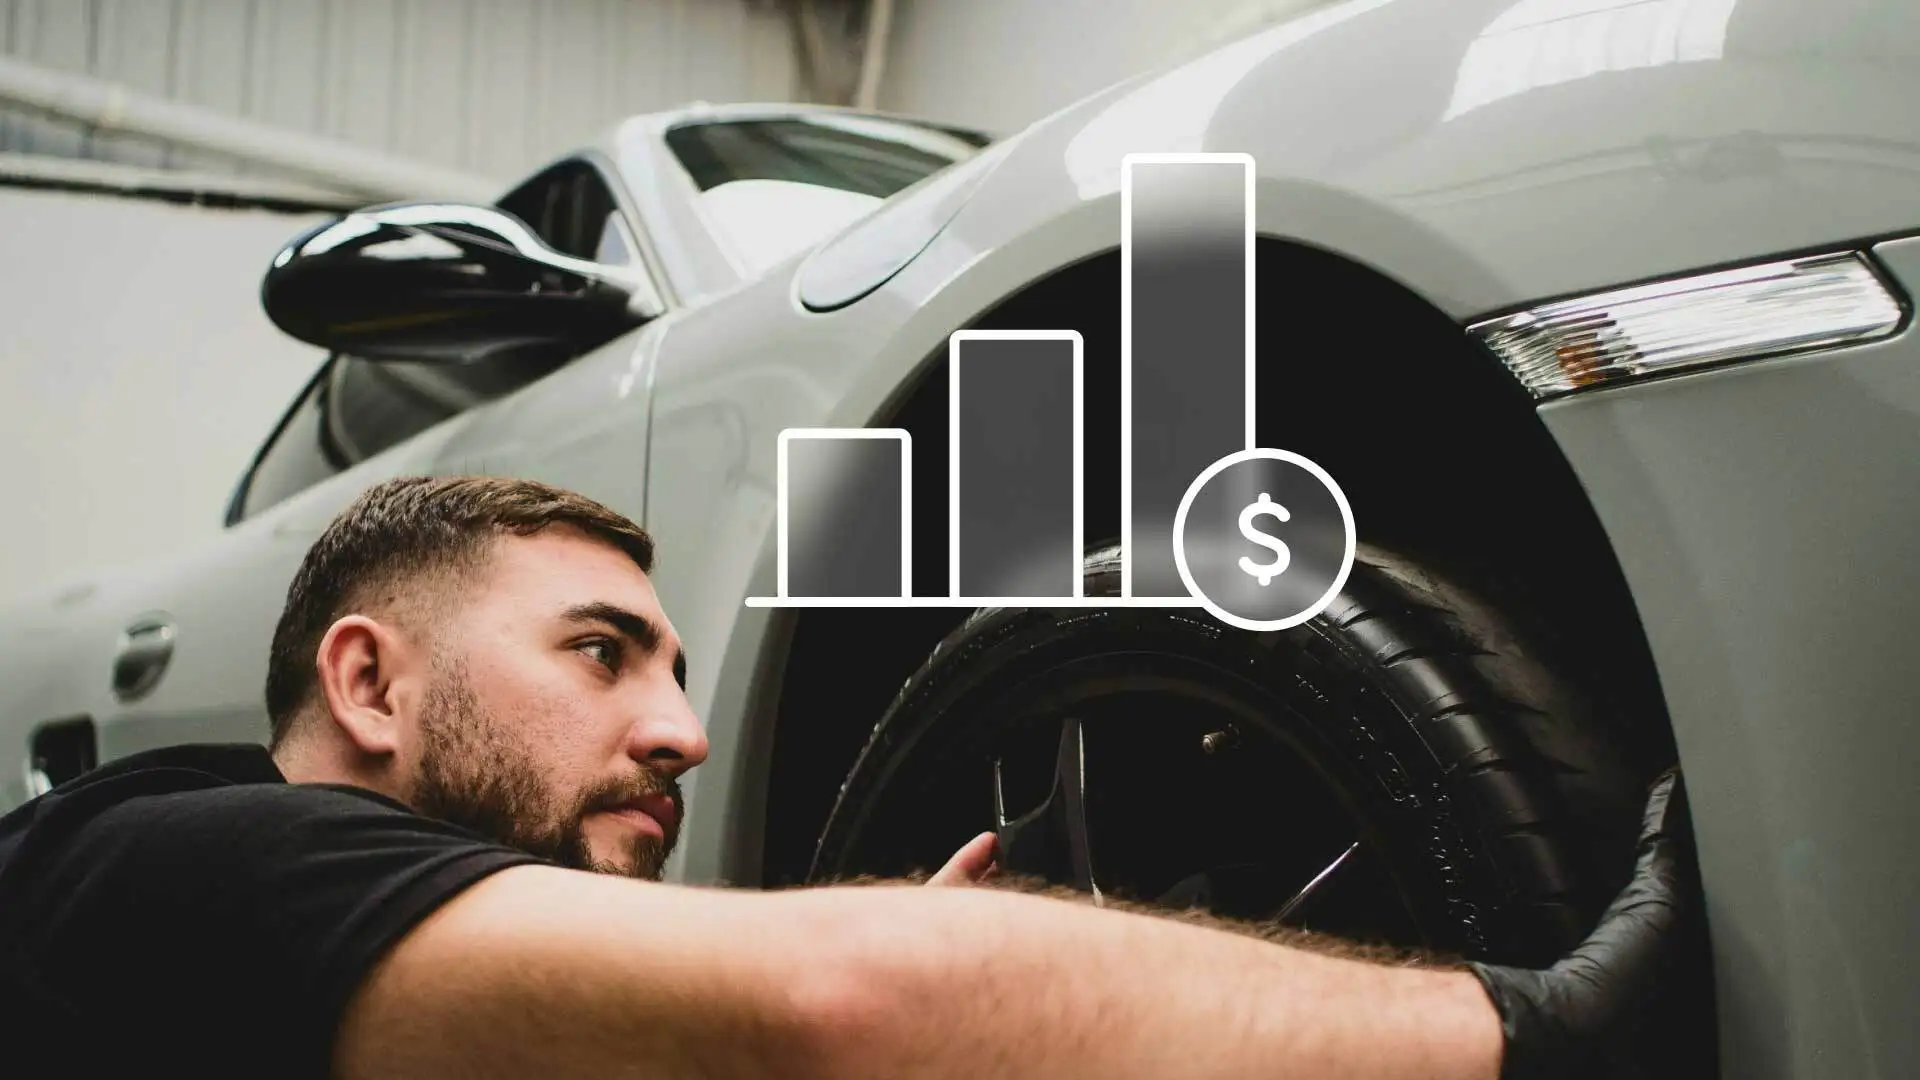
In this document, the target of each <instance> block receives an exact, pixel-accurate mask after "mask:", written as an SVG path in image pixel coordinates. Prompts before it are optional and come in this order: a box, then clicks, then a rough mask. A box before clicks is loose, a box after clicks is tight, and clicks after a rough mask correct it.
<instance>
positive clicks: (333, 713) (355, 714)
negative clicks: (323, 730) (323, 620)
mask: <svg viewBox="0 0 1920 1080" xmlns="http://www.w3.org/2000/svg"><path fill="white" fill-rule="evenodd" d="M424 659H425V658H424V656H423V655H422V653H421V651H420V650H419V649H417V648H415V647H414V645H413V643H412V642H411V641H409V640H408V638H407V637H406V635H404V634H401V633H399V632H397V631H396V629H395V628H394V627H393V626H392V625H391V624H388V623H383V622H380V621H379V620H377V619H371V618H368V617H367V616H365V615H347V616H343V617H342V618H340V619H338V620H337V621H335V622H334V624H333V625H332V626H330V627H328V628H327V632H326V635H325V636H324V637H322V638H321V639H320V649H319V652H318V654H317V655H316V656H315V658H314V662H315V667H316V670H317V674H318V676H319V681H320V695H321V699H322V701H324V702H325V704H326V708H327V712H328V714H330V717H331V720H332V722H333V725H334V727H336V728H338V729H339V730H340V732H341V734H343V735H345V736H346V737H347V739H348V740H350V741H351V742H352V743H353V744H354V745H355V746H356V747H358V748H359V750H360V751H361V752H362V753H364V754H368V755H370V756H375V757H391V756H392V755H394V754H395V753H399V752H403V751H404V748H405V746H406V743H407V740H408V737H409V734H410V732H411V729H412V722H413V713H414V711H415V709H416V708H417V705H418V698H419V695H420V690H421V683H422V681H423V680H422V679H421V678H420V676H421V672H420V671H419V667H420V665H421V664H422V663H424Z"/></svg>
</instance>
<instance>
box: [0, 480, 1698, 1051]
mask: <svg viewBox="0 0 1920 1080" xmlns="http://www.w3.org/2000/svg"><path fill="white" fill-rule="evenodd" d="M652 557H653V552H652V544H651V541H650V540H649V538H648V537H647V536H646V534H645V533H644V532H642V531H641V530H640V529H639V528H638V527H637V526H635V525H634V524H633V523H632V522H630V521H627V520H626V519H624V518H622V517H620V516H619V515H617V514H615V513H613V512H611V511H609V510H607V509H606V508H605V507H602V506H600V505H599V504H596V503H593V502H591V501H588V500H586V499H583V498H580V497H578V496H575V495H572V494H569V493H566V492H562V491H558V490H554V489H552V488H548V487H545V486H542V485H538V484H533V483H527V482H522V481H513V480H502V479H487V478H472V477H469V478H453V479H404V480H398V481H393V482H389V483H386V484H383V485H380V486H378V487H376V488H374V489H372V490H370V491H368V492H367V493H366V494H365V495H363V496H362V497H361V498H360V499H359V500H358V501H357V502H356V503H355V504H354V505H353V506H351V507H350V508H348V509H347V510H346V511H345V512H344V513H343V514H342V515H341V516H340V518H339V519H338V520H336V521H335V522H334V523H333V525H332V526H331V527H330V528H329V529H328V530H327V532H326V533H325V534H324V535H323V536H322V537H321V538H320V539H319V540H318V541H317V542H316V543H315V544H314V546H313V548H312V550H311V551H310V552H309V553H308V555H307V558H306V561H305V562H304V564H303V565H302V567H301V568H300V571H299V573H298V575H297V576H296V577H295V579H294V581H293V583H292V585H291V586H290V588H289V590H288V596H287V605H286V609H285V612H284V614H283V616H282V619H281V622H280V625H279V627H278V629H277V631H276V633H275V636H274V641H273V647H272V654H271V660H270V669H269V673H268V678H267V688H266V696H267V705H268V711H269V714H270V716H271V717H272V740H271V746H270V748H260V747H252V746H202V747H181V748H175V749H170V750H162V751H155V752H151V753H148V754H143V755H138V756H136V757H133V758H128V759H124V760H121V761H118V762H113V763H110V764H108V765H107V766H105V767H103V768H100V769H98V770H95V771H94V772H92V773H90V774H88V775H86V776H84V777H81V778H80V779H78V780H76V781H73V782H70V783H68V784H66V785H63V786H62V787H61V788H59V789H57V790H55V791H54V792H52V793H50V794H47V795H45V796H42V797H41V798H39V799H37V800H35V801H34V802H33V803H30V804H28V805H27V806H25V807H23V808H21V809H19V810H17V811H15V812H14V813H12V814H11V815H9V816H8V817H6V818H5V819H0V986H4V988H5V990H4V998H3V999H0V1025H4V1028H5V1035H4V1037H3V1043H0V1045H3V1046H4V1053H6V1055H7V1057H8V1059H9V1060H10V1061H12V1062H16V1063H17V1062H22V1061H28V1062H37V1063H39V1064H41V1065H42V1066H43V1067H44V1068H45V1069H47V1070H48V1071H49V1072H51V1071H53V1070H56V1069H57V1070H58V1071H59V1074H60V1075H63V1076H94V1075H129V1074H131V1073H132V1072H133V1071H134V1070H135V1069H137V1070H138V1071H140V1072H142V1073H145V1072H152V1071H157V1072H167V1071H178V1070H182V1069H184V1070H188V1071H190V1072H191V1073H192V1075H195V1076H202V1077H205V1076H213V1077H225V1076H243V1075H244V1076H276V1077H278V1076H286V1077H323V1076H329V1075H331V1076H335V1077H341V1078H350V1080H359V1078H371V1077H404V1078H418V1080H431V1078H436V1077H482V1076H486V1077H493V1076H499V1077H538V1078H540V1080H560V1078H563V1077H593V1078H600V1077H610V1076H645V1077H762V1076H780V1077H797V1078H806V1077H823V1078H824V1077H836V1078H837V1077H867V1076H871V1077H899V1076H926V1077H955V1078H960V1077H965V1078H976V1077H1066V1076H1097V1077H1134V1076H1139V1077H1147V1076H1154V1077H1163V1076H1182V1077H1228V1076H1233V1077H1244V1076H1256V1075H1285V1076H1294V1077H1356V1078H1357V1077H1370V1078H1382V1080H1385V1078H1400V1077H1406V1078H1411V1077H1423V1078H1454V1077H1458V1078H1462V1080H1467V1078H1476V1080H1478V1078H1486V1080H1491V1078H1493V1077H1495V1076H1500V1075H1507V1076H1517V1075H1521V1074H1523V1073H1527V1072H1529V1071H1531V1070H1546V1071H1553V1070H1560V1069H1562V1068H1563V1067H1571V1065H1573V1064H1575V1063H1577V1062H1576V1059H1575V1058H1574V1057H1571V1056H1566V1055H1567V1054H1568V1053H1569V1052H1579V1053H1585V1052H1586V1050H1587V1049H1589V1048H1590V1047H1591V1046H1593V1045H1594V1040H1595V1039H1596V1038H1600V1037H1604V1036H1606V1035H1607V1034H1608V1033H1609V1031H1610V1028H1609V1023H1610V1021H1611V1018H1612V1016H1613V1014H1614V1013H1616V1012H1618V1010H1619V1008H1620V1003H1621V1002H1622V1001H1624V1000H1629V999H1630V998H1631V997H1632V996H1633V995H1634V994H1636V993H1637V992H1638V991H1639V990H1640V989H1642V988H1644V986H1645V980H1646V979H1647V978H1648V977H1649V975H1648V973H1649V972H1652V971H1654V970H1655V969H1656V967H1657V964H1655V963H1654V962H1653V961H1652V960H1650V957H1652V956H1654V955H1656V954H1657V949H1655V948H1653V946H1652V945H1650V944H1649V942H1653V943H1654V944H1657V938H1658V937H1659V935H1660V934H1661V933H1663V932H1664V928H1665V927H1666V926H1667V925H1668V924H1669V923H1670V922H1671V920H1672V918H1673V917H1674V913H1675V906H1674V903H1673V901H1674V900H1675V899H1676V898H1677V897H1678V895H1679V892H1678V891H1677V890H1676V889H1675V887H1674V881H1675V880H1676V878H1675V876H1674V866H1675V863H1674V851H1673V837H1672V835H1671V834H1672V833H1673V832H1674V830H1672V829H1668V828H1666V822H1667V821H1668V819H1669V815H1670V814H1672V813H1676V812H1677V810H1676V809H1675V808H1676V806H1677V800H1674V799H1672V798H1671V797H1670V796H1673V795H1677V792H1675V791H1673V789H1672V788H1671V786H1668V787H1663V788H1661V789H1660V791H1658V792H1657V793H1656V799H1655V801H1654V803H1653V804H1651V805H1652V809H1651V810H1650V813H1649V823H1650V829H1649V834H1648V843H1647V844H1646V845H1644V846H1643V856H1642V866H1641V872H1640V874H1639V875H1637V876H1636V879H1635V883H1634V885H1632V886H1630V888H1629V890H1628V893H1627V894H1626V895H1625V896H1623V899H1622V900H1621V901H1620V902H1619V903H1617V904H1616V905H1615V909H1614V911H1613V912H1611V913H1610V914H1609V917H1608V918H1607V919H1606V920H1604V921H1603V923H1602V926H1601V928H1600V930H1599V931H1598V932H1597V933H1596V936H1595V938H1594V939H1593V940H1592V941H1591V942H1590V943H1589V945H1588V946H1587V947H1585V948H1584V949H1583V951H1582V952H1581V953H1579V954H1577V955H1576V956H1574V957H1571V958H1569V960H1568V961H1566V962H1564V963H1563V964H1562V965H1561V966H1560V968H1558V969H1556V970H1555V971H1553V972H1546V973H1536V972H1520V971H1509V970H1506V969H1498V968H1462V967H1456V966H1449V965H1439V964H1421V963H1397V964H1383V963H1372V962H1366V961H1363V960H1360V959H1354V958H1351V957H1348V956H1342V955H1338V954H1337V953H1338V950H1329V951H1320V950H1318V949H1308V948H1297V947H1288V946H1287V945H1285V944H1275V943H1272V942H1269V941H1265V940H1262V939H1261V936H1260V931H1259V930H1258V928H1250V927H1243V926H1234V925H1232V924H1227V923H1224V922H1210V921H1207V920H1196V919H1165V918H1151V917H1143V916H1142V915H1140V914H1137V913H1134V912H1131V911H1121V910H1112V909H1101V908H1095V907H1092V906H1088V905H1083V904H1078V903H1073V902H1068V901H1064V900H1062V899H1059V898H1056V897H1050V896H1037V895H1029V894H1026V893H1023V892H1020V891H1017V890H1001V889H987V888H919V887H910V886H907V885H905V884H888V883H881V884H866V885H861V886H858V887H855V886H841V887H823V888H811V889H796V890H787V891H779V892H752V891H739V890H726V889H718V888H699V887H690V886H679V885H669V884H663V883H660V882H658V881H657V880H656V879H657V878H658V877H659V876H660V870H661V866H662V863H663V861H664V859H665V858H666V856H667V854H668V852H669V851H670V850H671V849H672V847H673V843H674V840H675V837H676V835H677V833H678V830H679V825H680V810H681V802H680V797H679V790H678V778H679V777H680V776H681V775H682V774H684V773H685V772H686V771H687V770H689V769H692V768H694V767H695V766H697V765H699V764H700V763H701V762H702V761H704V760H705V759H706V756H707V744H706V740H705V737H704V735H703V733H702V730H701V725H700V722H699V720H698V718H697V717H695V716H694V714H693V712H692V710H691V709H690V707H689V705H688V702H687V699H686V695H685V693H684V685H685V673H686V660H685V658H684V657H683V655H682V654H681V650H680V645H679V640H678V638H677V637H676V635H675V632H674V629H673V626H672V623H671V622H670V621H669V620H668V618H667V616H666V614H665V613H664V612H663V611H662V610H661V607H660V603H659V600H658V598H657V597H656V596H655V594H654V591H653V587H652V585H651V583H650V582H649V580H648V577H647V572H648V570H649V569H650V567H651V565H652ZM992 843H993V838H992V837H991V836H990V835H987V836H982V837H980V838H977V839H976V840H975V841H973V842H972V843H969V844H968V845H967V846H966V847H964V848H963V849H962V850H961V851H960V852H959V853H958V854H956V855H955V856H954V859H953V861H952V862H950V863H949V864H948V865H947V867H945V868H944V869H943V870H942V871H941V872H940V874H938V875H936V877H935V883H936V884H947V883H961V884H963V883H967V882H973V881H979V880H981V879H983V878H984V877H986V876H988V875H989V874H990V872H991V869H992ZM1556 1054H1560V1055H1562V1056H1559V1057H1556V1056H1555V1055H1556Z"/></svg>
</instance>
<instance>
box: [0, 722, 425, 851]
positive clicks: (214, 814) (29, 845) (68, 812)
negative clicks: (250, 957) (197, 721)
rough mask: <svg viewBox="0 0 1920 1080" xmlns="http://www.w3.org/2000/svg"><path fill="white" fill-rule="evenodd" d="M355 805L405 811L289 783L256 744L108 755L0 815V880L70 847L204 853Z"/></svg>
mask: <svg viewBox="0 0 1920 1080" xmlns="http://www.w3.org/2000/svg"><path fill="white" fill-rule="evenodd" d="M357 814H366V815H385V816H395V815H405V816H409V817H410V816H411V813H410V811H408V810H407V808H406V807H405V806H404V805H402V804H400V803H398V802H395V801H393V800H391V799H388V798H386V797H384V796H381V795H378V794H376V793H374V792H371V791H364V790H360V789H356V788H350V787H346V786H336V785H314V784H289V783H287V781H286V778H285V777H284V776H283V775H282V774H281V773H280V771H279V769H278V768H277V767H276V766H275V765H274V763H273V759H272V757H271V756H269V755H268V753H267V751H266V749H265V748H264V747H261V746H257V745H250V744H231V745H227V744H223V745H196V746H176V747H167V748H164V749H160V750H152V751H147V752H144V753H140V754H134V755H130V756H128V757H125V758H121V759H118V760H116V761H113V762H110V763H108V764H106V765H104V766H102V767H100V768H98V769H96V770H94V771H92V772H89V773H87V774H85V775H83V776H81V777H78V778H76V779H74V780H72V781H69V782H68V783H66V784H62V785H61V786H60V787H57V788H55V789H54V790H52V791H50V792H47V793H46V794H44V795H41V796H40V797H38V798H36V799H34V800H33V801H31V802H29V803H27V804H26V805H24V806H22V807H19V808H18V809H16V810H14V811H13V812H12V813H10V814H8V815H7V816H6V817H5V818H0V881H4V880H5V879H6V878H7V877H18V876H19V875H22V874H26V873H33V874H34V875H35V876H38V875H39V874H40V873H42V872H45V871H47V870H50V869H51V868H52V867H51V865H50V864H51V863H53V862H55V861H67V860H70V859H72V858H73V857H75V856H76V855H85V856H86V857H87V858H88V859H90V860H91V859H93V858H98V857H104V856H107V855H109V854H114V855H118V854H125V853H127V852H129V851H131V850H134V849H148V850H152V849H153V848H154V847H155V846H156V845H158V846H163V847H169V848H174V849H180V848H183V847H184V848H188V849H193V848H199V849H202V850H206V851H208V853H212V852H213V850H214V849H215V848H216V847H217V845H221V844H234V843H241V842H244V841H245V840H246V839H247V838H249V837H254V836H260V835H262V834H263V833H265V834H271V833H274V832H277V831H280V830H284V829H285V828H287V827H289V826H291V825H293V824H295V823H297V822H300V821H304V820H311V819H317V818H329V817H339V816H343V815H357Z"/></svg>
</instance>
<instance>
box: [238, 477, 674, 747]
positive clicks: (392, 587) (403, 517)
mask: <svg viewBox="0 0 1920 1080" xmlns="http://www.w3.org/2000/svg"><path fill="white" fill-rule="evenodd" d="M556 525H558V526H570V527H572V528H575V529H578V530H580V531H581V532H584V533H586V534H587V535H588V536H591V537H593V538H595V539H597V540H601V541H604V542H606V543H608V544H610V545H612V546H614V547H617V548H619V549H620V550H621V551H623V552H625V553H626V554H627V556H628V557H629V558H631V559H632V560H633V561H634V562H635V563H636V564H637V565H638V566H639V567H640V569H641V570H642V571H651V570H652V569H653V539H652V538H651V537H649V536H648V535H647V533H646V530H644V529H642V528H641V527H640V526H638V525H636V524H634V523H633V522H632V521H631V520H629V519H628V518H626V517H624V516H623V515H621V514H619V513H616V512H615V511H613V510H610V509H608V508H607V507H605V506H602V505H601V504H600V503H597V502H594V501H593V500H592V499H589V498H586V497H585V496H582V495H577V494H574V493H573V492H570V491H563V490H561V489H559V488H556V487H551V486H549V485H546V484H542V483H538V482H536V481H532V480H517V479H508V478H505V477H494V476H450V477H426V476H409V477H401V478H399V479H395V480H388V481H385V482H383V483H380V484H377V485H375V486H373V487H371V488H368V489H367V490H366V491H365V492H363V493H361V495H360V497H359V498H358V499H355V500H354V501H353V503H352V505H350V506H348V507H347V508H346V509H345V510H343V511H341V513H340V516H339V517H336V518H335V519H334V520H333V523H332V524H330V525H328V526H327V530H326V531H325V532H323V533H321V534H320V538H319V539H317V540H315V541H314V543H313V546H312V547H311V548H309V549H308V550H307V555H306V558H305V559H304V560H303V561H302V562H301V564H300V570H299V572H298V573H296V574H295V575H294V577H293V583H292V584H291V585H289V586H288V587H287V605H286V607H285V608H284V609H283V610H282V611H281V614H280V624H279V625H278V626H277V627H275V629H274V632H273V650H272V652H271V654H270V655H269V657H268V660H267V715H268V717H269V718H270V719H271V722H272V725H273V743H274V745H276V746H277V745H278V744H279V743H280V742H281V740H283V739H284V738H285V737H286V735H287V730H288V728H289V727H290V726H291V725H292V723H293V719H294V717H295V716H297V715H298V714H299V712H300V710H301V709H302V708H303V707H305V705H306V704H307V702H308V700H309V699H310V698H311V697H312V696H313V694H314V692H315V690H316V689H317V687H318V681H319V677H318V674H317V670H316V667H315V658H316V654H317V653H318V652H319V649H320V639H321V638H323V637H325V636H326V633H327V629H328V628H329V627H331V626H332V625H333V624H334V623H335V622H336V621H337V620H339V619H340V618H342V617H344V616H346V615H349V614H353V613H355V612H356V611H366V610H369V609H373V610H382V609H391V608H393V607H395V606H398V605H402V604H412V603H419V602H420V601H421V600H422V599H424V598H425V597H427V596H430V595H431V593H432V591H433V590H435V589H437V588H439V587H440V586H441V585H442V584H443V583H444V581H446V580H447V579H449V578H450V577H451V576H453V573H454V572H456V571H466V572H469V573H470V572H473V571H476V570H478V569H479V568H480V566H482V565H483V564H484V563H485V560H486V558H487V556H488V553H489V552H490V550H491V546H492V542H493V541H494V540H495V539H497V538H499V537H500V536H502V535H505V534H512V535H517V536H529V535H531V534H533V533H537V532H539V531H540V530H542V529H546V528H549V527H552V526H556Z"/></svg>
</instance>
